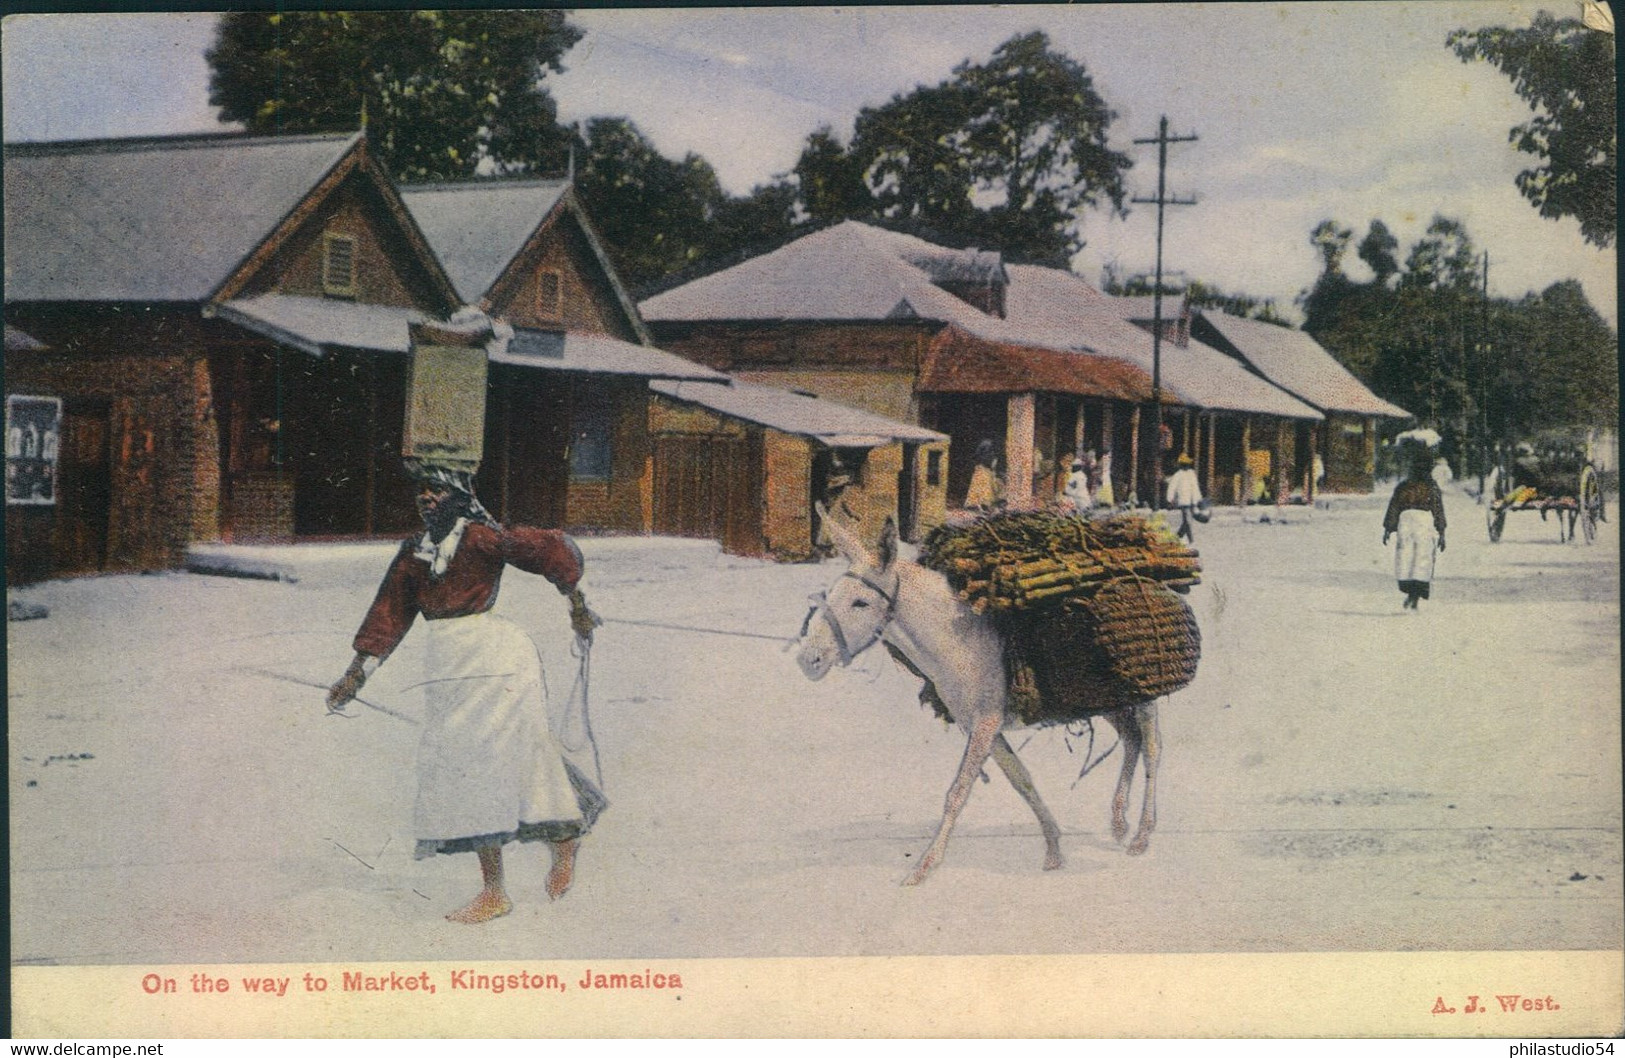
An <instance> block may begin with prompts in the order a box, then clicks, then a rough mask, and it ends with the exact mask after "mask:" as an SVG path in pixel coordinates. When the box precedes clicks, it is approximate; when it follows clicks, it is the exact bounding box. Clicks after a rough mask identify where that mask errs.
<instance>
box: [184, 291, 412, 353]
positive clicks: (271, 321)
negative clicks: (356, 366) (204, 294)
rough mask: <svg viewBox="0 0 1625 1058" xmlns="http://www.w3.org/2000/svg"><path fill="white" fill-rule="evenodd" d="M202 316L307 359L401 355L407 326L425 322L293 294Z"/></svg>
mask: <svg viewBox="0 0 1625 1058" xmlns="http://www.w3.org/2000/svg"><path fill="white" fill-rule="evenodd" d="M205 314H206V315H210V316H218V317H219V318H220V319H223V320H227V321H229V322H231V323H235V324H237V325H238V326H239V327H243V328H245V329H247V330H250V331H253V332H254V333H255V334H259V335H262V336H263V337H266V338H269V339H271V340H272V341H274V342H280V343H281V344H283V345H288V346H292V347H293V348H295V349H303V350H304V351H305V352H307V353H310V354H311V355H312V356H321V355H322V354H323V353H325V352H328V351H329V350H332V349H367V350H370V351H372V352H379V353H402V354H404V353H405V352H407V350H408V349H410V348H411V335H410V333H409V332H408V329H407V328H408V325H409V324H413V323H423V322H425V321H426V320H427V319H428V317H426V316H425V315H424V314H423V313H421V312H418V311H417V310H416V309H408V308H399V307H396V306H393V305H363V304H358V303H356V302H354V301H339V300H336V299H333V298H311V297H302V296H299V295H295V294H261V295H259V296H258V297H252V298H238V299H236V300H233V301H227V302H223V303H221V304H219V305H213V306H210V307H209V308H208V309H207V310H205Z"/></svg>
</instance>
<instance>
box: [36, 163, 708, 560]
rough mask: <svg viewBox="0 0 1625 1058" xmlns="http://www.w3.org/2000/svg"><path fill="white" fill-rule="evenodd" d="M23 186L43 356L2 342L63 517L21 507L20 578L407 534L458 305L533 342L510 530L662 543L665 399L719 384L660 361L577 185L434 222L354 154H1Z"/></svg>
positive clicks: (489, 414)
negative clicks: (441, 341) (215, 547)
mask: <svg viewBox="0 0 1625 1058" xmlns="http://www.w3.org/2000/svg"><path fill="white" fill-rule="evenodd" d="M5 178H6V182H5V222H6V236H7V241H6V279H7V287H6V298H7V301H6V316H7V320H8V324H11V325H15V326H14V328H12V329H15V330H16V333H17V334H19V335H21V334H24V333H25V332H26V334H27V335H31V336H33V337H34V338H35V339H37V341H35V342H33V343H32V344H29V343H23V342H15V343H14V342H12V341H10V334H11V329H8V349H7V363H6V367H7V371H6V393H7V397H8V408H9V407H10V406H11V405H12V400H13V398H17V399H22V398H34V399H35V403H31V404H29V405H27V406H28V407H29V408H31V409H38V408H40V407H42V406H43V405H41V404H40V403H38V401H55V402H56V404H57V406H59V407H60V410H61V435H60V439H59V446H58V448H59V455H58V459H57V465H56V467H55V471H56V473H57V476H58V488H57V489H56V494H55V496H54V497H53V498H52V500H53V501H52V502H49V503H40V502H25V500H26V498H25V497H18V498H17V502H13V503H8V515H9V517H8V524H7V528H8V532H7V568H8V571H9V572H10V573H11V574H12V576H13V579H16V580H28V579H35V578H40V577H46V576H57V575H67V574H75V573H91V572H100V571H129V570H145V569H163V568H170V567H174V566H178V565H180V564H181V563H182V562H183V561H184V555H185V551H186V548H187V547H188V545H190V544H191V543H194V542H201V541H209V540H217V539H219V540H226V541H237V542H252V541H290V540H310V539H330V538H351V537H374V536H400V535H405V534H407V533H410V532H412V531H414V530H415V529H416V528H417V526H418V525H419V520H418V517H417V514H416V511H415V508H414V504H413V494H414V491H415V489H414V487H413V484H412V482H411V481H410V479H409V478H408V477H407V476H406V474H405V471H404V470H403V468H402V465H401V449H402V442H403V432H404V424H405V405H406V398H407V385H408V378H409V374H410V367H411V350H410V344H409V328H410V325H412V324H414V323H422V322H427V321H433V320H437V319H444V318H445V317H447V316H448V315H449V314H450V313H451V312H453V311H454V310H455V309H456V308H458V307H459V306H460V305H462V304H464V303H465V302H471V301H477V303H478V304H479V305H480V306H481V307H483V308H485V309H486V310H487V312H488V313H490V314H491V315H496V316H506V317H508V318H509V319H510V320H511V322H512V323H513V324H514V326H513V327H511V328H508V327H504V328H503V334H504V336H505V339H506V340H504V341H500V342H497V343H494V344H493V346H492V347H491V349H490V350H489V356H490V363H489V365H488V371H487V378H488V389H489V392H488V393H487V394H486V395H485V396H486V397H487V398H488V403H487V407H486V411H485V428H486V444H485V457H486V458H485V462H484V464H483V467H482V473H481V477H480V487H481V489H482V493H483V494H485V495H486V496H488V497H489V499H490V500H491V502H492V504H493V507H494V509H497V510H499V511H500V512H502V515H503V516H505V517H511V518H514V519H515V520H519V521H526V522H531V523H534V524H542V525H570V526H572V527H575V528H578V529H605V530H611V531H617V530H619V531H624V530H634V531H635V530H642V529H647V528H648V526H649V524H650V521H651V515H650V511H649V507H648V503H647V499H646V496H647V491H648V475H649V472H650V464H649V442H648V428H647V418H648V400H649V397H648V389H647V386H648V381H649V380H650V379H651V378H671V379H716V380H720V379H721V376H720V375H718V374H717V373H716V372H714V371H711V370H709V369H706V368H704V367H701V366H699V365H696V364H693V363H690V362H688V361H685V360H683V359H682V358H681V357H676V356H672V355H669V354H664V353H660V352H658V351H657V350H653V349H650V348H648V347H647V344H646V343H647V339H648V332H647V331H646V330H645V329H644V328H643V325H642V323H641V322H640V321H639V320H638V317H637V310H636V307H635V306H634V305H633V304H632V302H631V300H630V299H629V298H627V296H626V294H625V292H624V291H623V290H622V289H621V288H620V285H619V283H618V281H617V280H616V279H615V278H614V275H613V272H612V271H611V270H610V269H609V267H608V263H607V259H606V258H605V256H604V253H603V250H602V247H601V246H599V245H598V243H597V239H596V236H595V235H594V234H593V233H592V231H591V227H590V225H588V224H587V222H586V218H585V217H584V215H583V214H582V213H581V210H580V207H579V204H577V203H576V201H575V197H574V195H573V193H571V192H570V191H569V190H568V188H567V187H564V186H563V185H555V186H552V187H534V186H532V187H524V188H521V187H518V186H517V185H513V186H502V187H499V186H497V185H495V184H490V185H469V187H468V188H467V189H439V190H436V189H422V192H421V193H422V194H423V195H424V196H426V198H425V199H424V200H420V201H419V203H418V204H417V205H418V208H419V209H420V211H421V212H422V214H423V216H424V218H425V224H424V226H422V227H420V225H419V224H418V222H417V221H416V220H415V219H414V217H413V213H412V211H411V210H410V209H409V208H408V206H407V205H406V204H405V202H404V201H403V199H402V197H401V195H400V194H399V193H398V191H397V189H396V188H395V187H394V186H393V185H392V184H391V183H390V181H389V180H388V178H387V177H386V176H385V174H384V173H383V171H382V170H381V168H380V167H379V166H378V165H377V163H376V162H375V161H374V159H373V158H372V157H371V155H370V153H369V151H368V148H367V143H366V139H365V137H364V136H362V135H360V134H356V135H325V136H290V137H248V136H241V135H218V136H183V137H166V138H148V139H130V140H108V141H83V142H72V143H51V144H18V145H8V146H7V147H6V154H5ZM428 199H432V200H433V201H428ZM431 229H432V230H433V231H434V233H435V236H436V238H437V239H443V240H444V245H445V246H446V254H447V260H448V261H450V262H452V263H453V264H454V265H455V267H456V271H455V272H450V271H449V270H448V269H447V268H444V267H442V264H441V262H440V259H439V257H438V256H437V254H436V252H435V250H434V248H433V247H432V246H431V244H430V242H429V240H428V238H427V237H426V234H425V232H426V230H431ZM465 290H466V293H465V292H464V291H465ZM20 406H21V405H19V407H20Z"/></svg>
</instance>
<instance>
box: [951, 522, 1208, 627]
mask: <svg viewBox="0 0 1625 1058" xmlns="http://www.w3.org/2000/svg"><path fill="white" fill-rule="evenodd" d="M920 561H921V563H922V564H924V565H925V566H927V567H928V568H931V569H936V570H940V571H941V572H943V573H945V574H947V576H948V580H949V583H950V584H951V585H952V586H953V588H954V590H955V591H957V592H958V593H959V596H960V598H961V599H963V600H965V601H966V602H967V603H969V604H970V605H971V607H972V608H973V609H975V610H976V611H977V612H978V613H995V614H998V613H1011V612H1018V611H1022V610H1026V609H1030V608H1034V607H1048V606H1054V605H1058V604H1060V603H1064V602H1066V601H1068V600H1071V599H1080V598H1082V599H1086V598H1089V597H1090V596H1092V595H1093V594H1094V593H1095V592H1096V591H1098V590H1099V589H1100V588H1101V586H1102V585H1104V584H1106V583H1107V582H1109V581H1112V580H1116V579H1119V578H1123V577H1129V578H1134V579H1143V580H1149V581H1155V582H1157V583H1160V584H1163V585H1164V586H1166V587H1169V588H1172V589H1174V590H1175V591H1188V590H1189V589H1190V587H1191V586H1192V585H1194V584H1197V583H1199V581H1200V574H1201V569H1202V565H1201V561H1200V558H1199V556H1198V554H1197V552H1196V551H1195V550H1193V549H1191V548H1189V547H1186V546H1185V545H1184V544H1182V543H1181V542H1180V541H1179V539H1178V538H1177V537H1176V536H1174V535H1173V533H1172V532H1171V531H1170V530H1169V529H1168V527H1167V525H1166V524H1165V523H1164V522H1162V521H1161V519H1155V520H1150V519H1145V518H1141V517H1138V516H1135V515H1118V516H1114V517H1111V518H1103V519H1099V520H1094V521H1091V520H1087V519H1084V518H1079V517H1075V516H1070V515H1064V514H1060V513H1057V512H1054V511H1043V510H1040V511H1018V512H1005V513H1000V514H995V515H990V516H988V517H985V518H981V519H979V520H977V521H975V522H972V523H970V524H968V525H965V524H962V525H957V526H944V527H939V528H938V529H936V530H934V531H933V532H932V533H931V534H930V535H929V536H928V537H927V538H926V540H925V542H924V543H923V544H922V545H921V554H920Z"/></svg>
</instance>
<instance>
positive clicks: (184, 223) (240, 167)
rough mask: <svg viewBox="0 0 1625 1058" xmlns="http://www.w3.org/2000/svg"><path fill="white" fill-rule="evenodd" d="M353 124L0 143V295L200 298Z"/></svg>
mask: <svg viewBox="0 0 1625 1058" xmlns="http://www.w3.org/2000/svg"><path fill="white" fill-rule="evenodd" d="M359 138H360V136H359V134H349V135H327V136H274V137H250V136H241V135H219V136H214V135H210V136H177V137H163V138H147V139H122V140H93V141H74V142H63V143H19V144H7V145H6V146H5V224H6V227H5V233H6V259H5V274H6V299H7V300H8V301H13V302H18V301H182V302H184V301H202V300H204V299H206V298H207V297H208V296H209V295H210V294H211V293H212V292H213V291H214V290H215V289H216V288H217V287H219V286H220V284H221V283H223V282H224V281H225V280H226V279H227V278H228V277H229V276H230V275H231V274H232V272H233V271H235V270H236V268H237V267H238V265H240V264H241V263H242V262H243V261H244V260H245V259H246V258H247V257H248V255H249V254H250V253H252V252H253V251H254V249H255V248H256V247H258V246H259V245H260V244H261V243H262V242H264V241H265V239H266V238H267V237H268V236H269V235H270V234H271V233H272V231H273V230H274V229H275V228H276V226H277V225H278V224H279V223H280V222H281V221H282V220H283V218H285V217H286V216H287V215H288V213H289V212H290V211H291V210H292V209H293V208H294V207H295V206H296V205H298V203H299V202H300V200H301V199H303V198H304V197H305V196H306V195H307V194H309V192H310V190H311V189H312V188H313V187H315V185H316V184H317V183H318V182H319V181H320V180H321V179H322V177H323V176H325V175H326V174H327V173H328V172H329V171H330V170H331V169H332V168H333V167H334V166H335V165H336V164H338V162H339V161H340V160H341V159H342V158H344V156H345V155H346V154H348V153H349V151H350V150H351V149H353V148H354V147H355V145H356V143H357V141H358V140H359Z"/></svg>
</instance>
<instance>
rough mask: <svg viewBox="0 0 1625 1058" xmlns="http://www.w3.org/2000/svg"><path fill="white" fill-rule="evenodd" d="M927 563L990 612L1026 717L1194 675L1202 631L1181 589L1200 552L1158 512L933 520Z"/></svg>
mask: <svg viewBox="0 0 1625 1058" xmlns="http://www.w3.org/2000/svg"><path fill="white" fill-rule="evenodd" d="M920 562H921V564H923V565H925V566H926V567H928V568H930V569H935V570H938V571H940V572H942V573H944V574H945V575H946V576H947V577H948V581H949V583H950V584H951V585H952V586H953V588H954V590H955V591H957V592H958V593H959V596H960V598H961V599H963V600H964V601H965V602H966V603H967V604H968V605H970V606H971V608H972V609H974V610H976V611H977V612H979V613H985V614H988V615H989V616H990V617H991V618H992V619H993V622H994V625H995V626H996V627H997V628H998V630H999V634H1000V638H1001V640H1002V641H1003V643H1004V650H1005V667H1006V670H1007V678H1008V680H1009V685H1010V688H1009V689H1010V707H1011V710H1012V712H1014V713H1015V714H1016V716H1017V717H1018V718H1019V719H1020V720H1021V721H1022V722H1023V723H1025V724H1054V723H1066V722H1069V721H1072V720H1078V719H1083V718H1085V717H1089V716H1093V715H1096V714H1098V713H1102V712H1106V711H1109V710H1114V709H1119V708H1122V707H1124V706H1128V705H1135V704H1138V703H1140V702H1146V701H1150V700H1151V699H1153V698H1157V697H1160V696H1162V695H1165V694H1171V693H1172V692H1174V691H1177V690H1179V689H1180V688H1182V687H1185V686H1186V685H1188V684H1189V683H1190V682H1191V680H1193V679H1194V678H1195V677H1196V667H1197V663H1198V661H1200V659H1201V655H1202V636H1201V631H1200V629H1198V627H1197V625H1196V616H1195V614H1193V613H1192V612H1191V608H1190V606H1189V605H1188V604H1187V603H1186V602H1185V600H1184V599H1183V598H1182V597H1181V596H1182V595H1183V594H1184V593H1186V592H1189V591H1190V588H1191V586H1192V585H1194V584H1196V583H1199V581H1200V579H1201V569H1202V567H1201V560H1200V556H1199V555H1198V554H1197V553H1196V551H1195V550H1193V549H1191V548H1189V547H1186V546H1184V545H1183V544H1182V543H1181V542H1180V541H1179V540H1178V538H1177V537H1175V536H1174V535H1173V534H1172V533H1171V532H1169V530H1168V527H1167V526H1166V525H1165V524H1164V523H1163V522H1162V521H1161V519H1156V520H1151V519H1146V518H1142V517H1139V516H1135V515H1117V516H1114V517H1110V518H1101V519H1093V520H1090V519H1084V518H1078V517H1075V516H1072V515H1067V514H1061V513H1059V512H1056V511H1043V510H1040V511H1017V512H1002V513H998V514H993V515H989V516H987V517H984V518H979V519H977V520H976V521H974V522H970V523H966V524H957V525H948V526H942V527H940V528H938V529H936V530H934V531H933V532H932V533H931V534H930V535H929V536H928V537H927V538H926V540H925V541H924V543H923V544H922V545H921V549H920ZM931 698H934V695H932V696H931V697H928V698H927V700H928V701H931ZM931 704H932V705H933V707H937V708H938V709H939V711H941V710H940V704H939V703H938V702H935V701H931Z"/></svg>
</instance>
